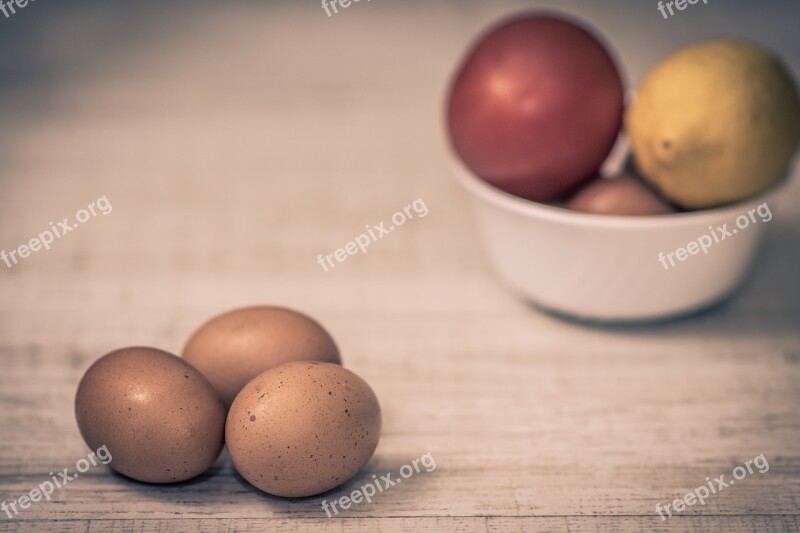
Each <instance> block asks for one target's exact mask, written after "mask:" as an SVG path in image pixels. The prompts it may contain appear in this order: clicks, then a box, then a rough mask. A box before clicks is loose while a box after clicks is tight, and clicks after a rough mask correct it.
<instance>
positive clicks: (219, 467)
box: [108, 449, 230, 493]
mask: <svg viewBox="0 0 800 533" xmlns="http://www.w3.org/2000/svg"><path fill="white" fill-rule="evenodd" d="M229 462H230V459H229V457H228V455H227V451H226V450H225V449H223V451H222V453H220V456H219V457H217V460H216V461H214V464H213V465H211V467H210V468H209V469H208V470H206V471H205V472H203V473H202V474H200V475H199V476H195V477H193V478H191V479H187V480H186V481H177V482H174V483H148V482H146V481H139V480H138V479H134V478H132V477H129V476H126V475H125V474H121V473H120V472H117V471H116V470H114V469H113V468H110V469H109V470H110V471H111V476H112V477H113V478H115V479H117V480H122V481H125V482H128V486H131V487H133V488H135V489H140V490H141V492H143V493H147V492H150V491H153V490H157V491H161V492H163V491H166V490H171V489H176V490H186V489H187V488H191V487H196V486H198V485H202V484H205V483H207V482H208V481H209V480H211V479H214V478H216V477H218V476H219V475H220V474H221V473H222V472H223V471H224V470H225V468H226V466H227V463H229ZM108 466H111V464H109V465H108Z"/></svg>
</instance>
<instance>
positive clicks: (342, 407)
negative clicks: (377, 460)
mask: <svg viewBox="0 0 800 533" xmlns="http://www.w3.org/2000/svg"><path fill="white" fill-rule="evenodd" d="M380 431H381V408H380V405H378V399H377V398H376V397H375V393H374V392H372V389H370V387H369V385H367V383H366V382H365V381H364V380H363V379H361V378H360V377H358V376H357V375H355V374H353V373H352V372H350V371H349V370H347V369H345V368H342V367H341V366H339V365H334V364H330V363H318V362H314V361H310V362H296V363H286V364H284V365H280V366H277V367H275V368H273V369H271V370H267V371H266V372H264V373H263V374H261V375H259V376H258V377H256V378H255V379H254V380H253V381H251V382H250V383H248V384H247V385H246V386H245V387H244V389H242V392H240V393H239V395H238V396H237V397H236V401H234V402H233V406H232V407H231V410H230V412H229V413H228V421H227V424H226V425H225V440H226V442H227V444H228V453H229V454H230V456H231V459H232V460H233V464H234V466H235V467H236V470H238V471H239V473H240V474H241V475H242V476H244V478H245V479H246V480H247V481H249V482H250V483H252V484H253V485H255V486H256V487H258V488H259V489H261V490H263V491H264V492H268V493H270V494H274V495H276V496H291V497H301V496H311V495H314V494H319V493H322V492H325V491H327V490H330V489H332V488H334V487H336V486H337V485H340V484H342V483H344V482H345V481H347V480H348V479H350V478H351V477H353V476H354V475H355V474H356V473H357V472H358V471H359V470H360V469H361V468H362V467H363V466H364V465H365V464H367V461H369V458H370V457H371V456H372V453H373V452H374V451H375V447H376V446H377V445H378V438H379V437H380Z"/></svg>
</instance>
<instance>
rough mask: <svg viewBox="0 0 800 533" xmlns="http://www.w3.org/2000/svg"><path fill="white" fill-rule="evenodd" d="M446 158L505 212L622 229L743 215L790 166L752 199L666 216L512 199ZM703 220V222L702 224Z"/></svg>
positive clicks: (452, 156)
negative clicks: (604, 211) (595, 210)
mask: <svg viewBox="0 0 800 533" xmlns="http://www.w3.org/2000/svg"><path fill="white" fill-rule="evenodd" d="M447 159H448V164H449V166H450V169H451V171H452V172H453V174H454V175H455V177H456V179H457V181H458V182H460V183H461V184H462V186H464V188H466V189H467V190H468V191H469V192H470V193H472V195H473V196H476V197H478V198H480V199H481V200H483V201H484V202H486V203H489V204H492V205H494V206H495V207H499V208H501V209H503V210H506V211H511V212H514V213H517V214H520V215H523V216H525V217H529V218H538V219H545V220H549V221H552V222H558V223H564V224H571V225H577V226H592V227H597V226H605V227H622V228H653V227H659V228H665V227H675V228H678V227H685V226H693V225H698V224H700V223H703V224H705V223H707V222H718V221H719V220H721V219H725V218H731V219H735V218H736V216H738V215H741V214H742V213H747V209H748V208H751V209H752V206H753V205H759V204H762V203H766V202H769V201H770V200H774V198H775V196H776V195H777V194H779V193H780V192H781V191H782V190H783V189H784V188H785V187H786V185H787V184H788V182H789V181H790V176H791V174H792V165H791V163H790V166H789V169H788V170H787V172H786V175H785V176H784V177H783V178H781V179H780V180H778V181H777V182H776V183H774V184H773V185H771V186H770V187H769V188H768V189H766V190H764V191H762V192H761V193H759V194H758V195H756V196H752V197H750V198H746V199H744V200H740V201H738V202H735V203H732V204H725V205H723V206H719V207H712V208H707V209H700V210H697V211H684V212H678V213H667V214H662V215H606V214H602V213H587V212H584V211H575V210H573V209H568V208H566V207H559V206H556V205H550V204H545V203H541V202H536V201H533V200H528V199H527V198H522V197H520V196H515V195H513V194H511V193H508V192H505V191H504V190H502V189H499V188H497V187H495V186H494V185H492V184H490V183H489V182H487V181H486V180H484V179H483V178H481V177H479V176H478V175H477V174H475V173H474V172H473V171H472V170H470V169H469V168H468V167H467V166H466V164H465V163H464V162H463V161H462V160H461V158H460V157H458V155H457V154H456V153H455V152H454V150H453V148H452V147H448V150H447ZM704 221H705V222H704Z"/></svg>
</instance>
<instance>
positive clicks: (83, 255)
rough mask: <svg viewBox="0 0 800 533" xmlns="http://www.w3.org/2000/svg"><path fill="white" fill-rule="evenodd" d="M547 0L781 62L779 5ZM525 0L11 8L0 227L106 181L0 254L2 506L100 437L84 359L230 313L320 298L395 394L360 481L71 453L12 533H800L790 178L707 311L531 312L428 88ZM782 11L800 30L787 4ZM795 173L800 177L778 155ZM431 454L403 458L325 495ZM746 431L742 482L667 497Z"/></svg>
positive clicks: (169, 336) (786, 39)
mask: <svg viewBox="0 0 800 533" xmlns="http://www.w3.org/2000/svg"><path fill="white" fill-rule="evenodd" d="M600 4H601V3H589V2H563V3H561V6H562V7H563V8H564V9H566V10H568V11H571V12H574V13H577V14H579V15H580V16H581V17H582V18H584V19H586V20H590V21H592V22H593V23H594V24H596V25H597V26H598V27H600V28H602V29H603V32H604V33H606V34H607V35H608V36H609V39H610V41H611V42H612V43H613V45H614V46H615V48H616V49H617V50H618V53H619V56H620V59H621V61H622V62H623V63H624V64H625V65H626V72H627V76H628V78H629V79H630V80H631V81H633V82H635V80H637V79H639V78H640V76H641V74H642V73H643V72H644V69H646V68H647V65H649V64H652V62H653V61H655V60H656V59H657V58H658V57H660V56H662V55H663V54H665V53H666V52H667V51H669V50H671V49H673V48H675V47H677V46H679V45H680V44H682V43H684V42H689V41H692V40H696V39H697V38H702V37H704V36H706V37H708V36H714V35H720V34H726V32H727V33H731V34H736V35H743V36H748V37H750V38H753V39H757V40H760V41H761V42H763V43H765V44H768V45H770V46H773V47H774V48H776V49H778V50H781V51H783V52H784V53H785V55H786V59H787V62H788V63H789V64H790V65H792V66H793V68H794V69H795V71H796V72H797V69H798V63H799V62H800V53H798V39H797V37H796V32H795V30H794V28H793V25H794V23H795V22H796V21H797V20H798V19H800V17H798V15H800V10H799V9H798V7H797V4H796V3H794V4H790V3H788V2H787V3H785V4H783V3H781V2H774V3H773V2H770V3H769V4H770V7H769V8H766V7H763V6H762V5H761V3H759V6H758V7H757V8H756V7H754V5H755V3H752V5H748V4H746V3H744V2H733V3H725V4H724V5H723V4H722V3H718V2H711V3H709V4H708V5H703V4H702V3H700V4H698V5H695V6H693V7H691V8H690V9H689V10H687V11H686V12H685V13H682V14H681V15H680V17H676V18H675V19H673V20H668V21H664V20H663V19H661V17H660V15H658V12H657V11H656V7H655V2H636V5H635V6H634V4H633V2H627V3H625V2H622V1H616V2H608V3H605V2H604V3H602V5H600ZM528 5H532V4H531V3H530V2H504V1H492V2H465V1H461V2H457V1H441V2H438V1H437V2H435V3H432V2H428V3H423V2H407V1H403V2H400V1H399V0H394V1H392V0H375V1H373V2H369V3H368V2H360V3H358V4H353V5H352V6H351V7H350V8H348V9H346V10H342V11H341V12H340V13H339V14H338V15H336V16H335V17H330V18H328V17H326V16H325V14H324V11H322V10H321V9H320V6H319V4H318V3H317V2H315V1H309V2H302V3H301V2H296V1H295V2H292V3H291V4H290V3H289V2H288V1H287V2H263V3H255V2H237V3H232V2H230V3H229V2H226V3H221V2H213V3H212V2H194V3H192V4H188V3H184V2H174V3H160V4H156V3H150V2H142V3H136V4H128V7H125V6H124V5H123V4H122V3H121V2H108V3H103V4H99V3H83V2H76V3H69V4H67V3H58V4H57V3H55V2H44V1H40V2H36V3H29V4H28V5H27V7H25V8H24V9H21V10H19V11H18V12H17V13H16V14H15V15H14V16H13V17H11V18H9V19H5V18H0V217H2V218H0V220H1V221H2V224H0V248H2V249H5V250H10V249H14V248H16V247H17V246H19V245H20V244H23V243H25V242H27V241H28V240H29V239H30V238H31V237H34V236H36V235H38V234H39V233H41V232H42V231H43V230H45V229H48V228H49V226H50V223H51V222H58V221H60V220H62V219H63V218H64V217H74V216H75V214H76V212H77V211H78V210H80V209H81V208H83V207H85V206H86V205H87V204H89V203H91V202H93V201H95V200H96V199H98V198H100V197H103V196H105V197H106V198H107V199H108V201H109V203H110V204H111V206H113V209H112V211H111V212H110V213H109V214H107V215H102V214H98V216H96V217H93V218H90V219H89V220H88V221H87V222H86V223H85V224H81V225H79V226H78V227H77V228H76V229H75V230H74V231H72V232H70V233H69V234H67V235H64V236H63V238H61V239H58V240H57V241H55V242H54V244H53V245H52V248H51V249H50V250H49V251H45V250H42V251H38V252H36V253H34V254H32V255H31V256H30V257H28V258H27V259H24V260H23V261H22V262H20V263H19V264H18V265H15V266H14V267H13V268H6V267H5V265H4V264H2V263H0V501H5V502H11V501H14V500H16V499H17V498H19V497H20V496H22V495H23V494H25V493H28V492H29V491H30V490H31V489H33V488H35V487H37V486H38V485H39V484H40V483H42V482H44V481H47V480H48V479H49V477H50V475H49V473H50V472H58V471H63V470H64V469H65V468H69V469H70V470H74V469H75V465H76V462H77V461H78V460H80V459H81V458H84V457H86V455H87V453H88V449H87V448H86V446H85V444H84V443H83V441H82V439H81V437H80V434H79V433H78V430H77V427H76V423H75V419H74V414H73V399H74V394H75V390H76V387H77V384H78V381H79V379H80V377H81V375H82V373H83V372H84V371H85V370H86V368H88V366H89V365H90V364H91V363H92V361H94V360H95V359H96V358H97V357H99V356H101V355H102V354H104V353H106V352H108V351H110V350H112V349H115V348H117V347H121V346H126V345H132V344H135V345H152V346H157V347H161V348H163V349H165V350H169V351H172V352H179V351H180V350H181V348H182V345H183V343H184V342H185V340H186V339H187V337H188V335H189V334H190V333H191V332H192V331H193V329H194V328H195V327H196V326H197V325H199V324H200V323H201V322H202V321H204V320H205V319H207V318H208V317H210V316H212V315H214V314H216V313H218V312H220V311H223V310H226V309H230V308H234V307H238V306H242V305H247V304H255V303H273V304H280V305H286V306H290V307H295V308H297V309H300V310H303V311H305V312H307V313H309V314H311V315H312V316H314V317H316V318H317V319H319V320H320V321H321V322H322V323H323V324H324V325H325V326H326V327H327V328H328V329H329V331H331V332H332V334H333V335H334V336H335V338H336V339H337V342H338V343H339V345H340V347H341V349H342V351H343V355H344V358H345V363H346V365H347V366H348V367H349V368H351V369H352V370H354V371H355V372H357V373H358V374H360V375H361V376H362V377H364V378H365V379H366V380H367V381H368V382H369V383H370V384H371V385H372V387H373V388H374V390H375V391H376V393H377V395H378V397H379V398H380V401H381V404H382V407H383V412H384V430H383V435H382V440H381V442H380V445H379V447H378V449H377V451H376V453H375V456H374V458H373V459H372V461H371V462H370V463H369V464H368V466H367V467H366V468H365V469H364V470H363V471H362V472H360V473H359V474H358V475H357V476H356V478H355V479H353V480H352V481H350V482H349V483H347V484H346V485H345V486H343V487H341V488H339V489H336V490H334V491H333V492H331V493H329V494H327V495H324V496H322V497H311V498H305V499H299V500H290V499H281V498H274V497H270V496H267V495H265V494H262V493H260V492H259V491H257V490H256V489H254V488H252V487H250V486H249V485H248V484H247V483H246V482H245V481H244V480H243V479H242V478H241V477H239V476H238V475H236V474H235V473H234V471H233V469H232V466H231V463H230V459H229V458H228V456H227V455H226V454H225V453H223V455H222V457H221V458H220V459H219V461H218V462H217V464H216V465H215V466H214V467H213V469H212V470H211V471H210V472H209V473H208V474H206V475H203V476H201V477H200V478H198V479H195V480H193V481H190V482H187V483H183V484H179V485H174V486H150V485H145V484H140V483H136V482H133V481H130V480H127V479H124V478H122V477H120V476H118V475H115V474H113V473H112V472H111V470H109V469H108V468H107V467H104V466H97V467H93V468H90V469H89V470H88V471H87V472H86V473H84V474H82V475H81V476H80V477H79V478H76V479H74V480H73V481H71V482H70V483H69V484H67V485H65V486H64V487H63V488H61V489H59V490H57V491H55V492H54V494H53V496H52V500H51V501H41V502H37V503H34V504H32V505H31V506H30V507H29V508H27V509H25V510H23V511H21V512H20V513H19V514H18V515H16V516H15V517H14V518H13V519H10V518H8V517H7V516H6V515H5V514H2V513H0V531H158V530H176V531H177V530H180V531H193V532H197V531H218V530H222V531H267V530H269V531H273V530H281V531H283V530H286V531H305V530H317V529H318V530H336V531H395V530H398V531H400V530H402V531H418V532H422V531H431V532H433V531H456V530H458V531H503V532H505V531H565V530H569V531H612V532H613V531H672V530H675V531H732V532H745V531H748V532H750V531H758V532H761V531H798V530H800V511H799V509H800V331H798V325H800V281H798V274H797V272H798V264H800V224H798V222H800V201H798V199H799V198H800V194H798V192H799V189H798V187H797V182H798V180H797V179H795V180H794V185H793V186H791V187H790V190H788V191H787V193H786V195H785V196H784V203H783V204H782V205H781V206H780V209H779V210H776V216H775V219H774V220H773V221H771V222H770V223H769V224H770V225H769V232H768V237H767V239H766V244H765V246H764V248H763V251H762V253H761V254H760V257H759V258H758V262H757V265H756V267H755V269H754V272H753V273H752V276H751V277H750V279H749V280H748V282H747V283H746V284H745V286H744V287H743V288H742V289H741V290H740V291H739V292H738V293H737V294H736V295H735V297H734V298H732V299H731V300H730V301H729V302H727V303H726V304H725V305H723V306H720V307H718V308H716V309H713V310H712V311H710V312H707V313H704V314H701V315H697V316H693V317H689V318H685V319H682V320H677V321H672V322H669V323H664V324H653V325H647V326H635V327H599V326H589V325H583V324H577V323H572V322H569V321H564V320H561V319H558V318H554V317H551V316H548V315H545V314H542V313H540V312H538V311H536V310H535V309H533V308H531V307H530V306H528V305H527V304H526V303H524V302H522V301H520V300H519V299H517V298H516V297H515V296H513V295H512V294H510V293H509V292H508V291H506V290H505V289H504V288H503V287H502V286H501V285H500V284H499V283H497V281H496V280H495V278H494V277H493V275H492V273H491V271H490V269H489V267H488V265H487V262H486V258H485V256H484V254H483V250H482V249H481V246H480V243H479V242H477V239H476V228H475V226H474V221H473V219H472V217H471V213H470V212H469V210H468V206H467V203H466V198H465V197H464V195H463V193H462V191H460V190H459V189H458V187H457V185H456V184H455V183H454V182H453V181H452V180H451V179H450V177H449V175H448V172H447V165H446V162H445V159H444V146H445V143H444V136H443V132H442V128H441V122H440V120H441V104H442V99H443V91H444V86H445V83H446V80H447V77H448V76H449V74H450V72H451V70H452V68H453V66H454V64H455V62H456V60H457V58H458V57H459V55H460V54H461V52H462V50H463V49H464V47H465V46H466V44H467V42H468V41H469V40H470V38H471V36H472V35H474V34H475V33H476V32H477V31H478V30H479V29H480V28H482V27H483V26H484V25H486V24H487V23H488V22H489V21H491V20H494V19H495V18H496V17H497V16H499V15H501V14H503V13H506V12H508V11H511V10H514V9H516V8H519V7H521V6H528ZM793 21H794V22H793ZM795 178H797V177H795ZM418 198H422V199H423V200H424V202H425V204H426V206H427V207H428V209H429V212H428V214H427V216H425V217H416V218H415V219H414V220H411V221H409V222H408V223H407V224H405V225H404V226H403V227H402V228H398V229H397V230H396V231H395V232H393V233H392V234H391V235H389V236H386V237H384V238H383V239H381V240H380V241H378V242H376V243H375V244H373V245H372V246H371V247H370V248H369V249H368V252H367V253H365V254H359V255H356V256H353V257H350V258H349V259H348V260H347V261H346V262H344V263H342V264H339V265H338V266H337V267H336V268H335V269H334V270H332V271H330V272H324V271H323V270H322V268H321V267H320V266H319V265H318V264H317V256H318V255H319V254H323V255H324V254H329V253H332V252H333V251H334V250H335V249H337V248H339V247H341V246H343V245H344V244H345V243H346V242H347V241H349V240H351V239H352V238H353V237H355V236H356V235H357V234H359V233H361V231H362V228H363V227H364V226H365V225H367V224H370V225H371V224H378V223H379V222H381V221H382V220H388V219H389V218H390V217H391V216H392V214H393V213H394V212H395V211H398V210H401V209H402V208H403V207H404V206H406V205H408V204H410V203H411V202H413V201H414V200H416V199H418ZM427 453H430V454H431V456H432V457H433V458H434V459H435V462H436V468H435V470H432V471H431V472H426V471H425V470H423V471H421V472H420V473H418V474H415V475H413V476H412V477H410V478H408V479H407V480H404V482H403V483H402V484H398V485H396V486H392V487H390V488H388V489H387V490H385V491H384V492H382V493H380V494H378V495H377V496H376V497H374V499H373V502H372V503H366V502H362V503H360V504H358V505H353V506H352V507H351V508H350V509H348V510H346V511H342V512H341V513H340V514H339V515H338V516H335V517H333V518H328V517H327V516H326V514H325V513H324V511H323V510H322V509H321V506H320V503H321V501H322V499H323V498H326V499H328V500H332V499H336V498H338V497H340V496H343V495H346V494H349V493H350V492H351V491H352V490H354V489H355V488H358V487H359V486H361V485H363V484H364V483H366V482H368V481H370V480H371V479H372V475H373V474H375V475H378V476H381V475H384V474H386V473H387V472H391V473H393V474H394V477H395V478H396V477H397V472H398V471H399V469H400V467H401V466H402V465H404V464H407V463H410V462H411V461H413V460H414V459H416V458H419V457H421V456H423V455H425V454H427ZM761 454H763V455H764V457H765V459H766V460H767V461H768V464H769V470H768V471H767V472H766V473H763V474H761V473H759V472H758V471H755V472H754V473H753V474H751V475H748V476H747V477H745V478H744V479H742V480H741V481H739V482H737V483H736V485H735V486H730V487H728V488H726V489H725V490H723V491H721V492H718V493H717V494H715V495H712V496H710V497H709V498H708V499H707V501H706V504H705V505H704V506H700V505H695V506H693V507H690V508H687V509H686V510H685V511H683V512H682V513H680V514H676V515H675V516H674V517H673V518H670V519H669V520H667V521H662V520H661V519H660V518H659V516H658V515H657V514H656V512H655V506H656V504H657V503H660V504H662V505H664V504H667V503H670V502H672V501H673V500H674V499H676V498H682V497H683V495H684V494H686V493H687V492H689V491H692V490H694V489H695V488H696V487H699V486H701V485H704V484H705V483H706V478H707V477H708V478H716V477H718V476H720V475H725V479H726V480H730V479H731V472H732V470H733V469H734V468H735V467H736V466H737V465H742V464H744V463H745V462H746V461H747V460H749V459H752V458H754V457H756V456H759V455H761Z"/></svg>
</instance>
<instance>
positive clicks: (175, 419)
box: [75, 347, 225, 483]
mask: <svg viewBox="0 0 800 533" xmlns="http://www.w3.org/2000/svg"><path fill="white" fill-rule="evenodd" d="M75 417H76V418H77V420H78V427H79V428H80V431H81V435H83V440H85V441H86V444H88V445H89V447H90V448H91V449H93V450H96V449H98V448H100V447H101V446H106V448H107V449H108V452H109V455H111V457H112V459H111V462H110V464H109V466H111V467H112V468H113V469H114V470H116V471H117V472H119V473H121V474H124V475H126V476H128V477H130V478H133V479H137V480H139V481H145V482H148V483H172V482H176V481H185V480H187V479H190V478H193V477H195V476H197V475H199V474H202V473H203V472H205V471H206V470H207V469H208V468H209V467H210V466H211V465H212V464H214V461H215V460H216V459H217V457H218V456H219V454H220V452H221V451H222V446H223V444H224V442H223V438H224V429H225V407H224V406H223V405H222V401H221V400H220V399H219V397H218V396H217V393H216V392H215V391H214V388H213V387H212V386H211V384H210V383H209V382H208V381H207V380H206V378H204V377H203V376H202V374H200V372H198V371H197V370H195V369H194V368H192V367H191V366H190V365H189V364H188V363H186V361H184V360H183V359H181V358H180V357H177V356H175V355H172V354H170V353H167V352H163V351H161V350H156V349H155V348H139V347H136V348H123V349H121V350H116V351H113V352H111V353H109V354H107V355H104V356H103V357H101V358H100V359H98V360H97V361H96V362H95V363H94V364H93V365H92V366H91V367H90V368H89V370H87V371H86V374H84V376H83V378H82V379H81V382H80V385H78V393H77V395H76V398H75Z"/></svg>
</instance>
